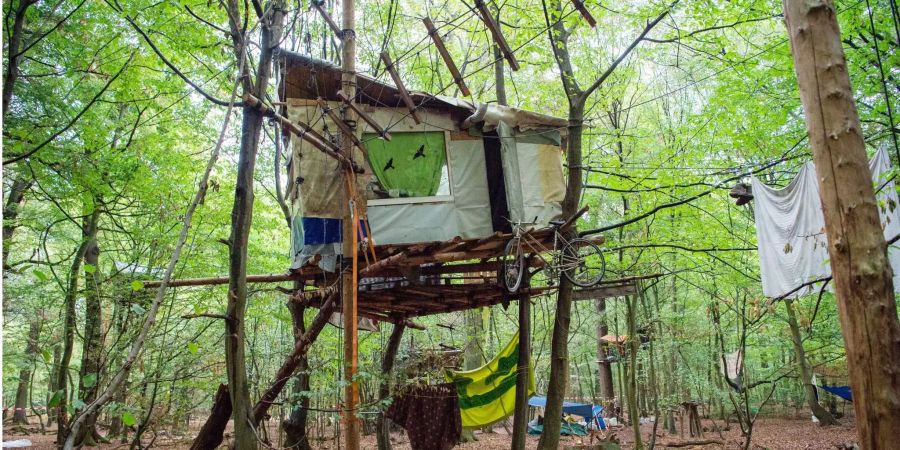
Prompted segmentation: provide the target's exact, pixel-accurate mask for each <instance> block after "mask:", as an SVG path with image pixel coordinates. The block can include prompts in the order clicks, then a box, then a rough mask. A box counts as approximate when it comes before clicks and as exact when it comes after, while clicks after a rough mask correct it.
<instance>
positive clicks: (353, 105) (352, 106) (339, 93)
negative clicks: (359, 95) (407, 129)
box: [337, 91, 391, 141]
mask: <svg viewBox="0 0 900 450" xmlns="http://www.w3.org/2000/svg"><path fill="white" fill-rule="evenodd" d="M337 96H338V98H339V99H341V101H342V102H344V104H345V105H347V107H348V108H350V109H352V110H353V112H355V113H356V115H358V116H359V117H362V120H364V121H365V122H366V123H367V124H369V126H370V127H372V128H373V129H374V130H375V132H376V133H378V135H379V136H381V137H382V138H384V140H386V141H390V140H391V133H388V131H387V130H385V129H384V128H382V126H381V125H379V124H378V122H376V121H375V119H373V118H372V116H370V115H369V114H368V113H366V112H365V111H363V110H362V109H361V108H360V107H359V106H356V103H354V102H352V101H350V100H351V98H350V97H348V96H347V94H346V93H344V91H337Z"/></svg>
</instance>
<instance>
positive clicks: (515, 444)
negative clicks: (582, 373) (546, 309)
mask: <svg viewBox="0 0 900 450" xmlns="http://www.w3.org/2000/svg"><path fill="white" fill-rule="evenodd" d="M530 262H531V260H530V258H529V260H528V261H527V263H530ZM526 267H527V266H526ZM524 276H525V279H524V280H522V281H523V282H524V283H525V287H526V288H528V287H530V286H531V280H529V278H530V274H529V273H528V271H527V269H526V271H525V274H524ZM530 364H531V297H530V296H528V295H523V296H521V297H519V361H518V364H517V367H516V406H515V416H514V417H513V437H512V450H521V449H524V448H525V437H526V436H527V434H528V387H529V386H530V384H531V383H530V382H529V381H530V380H529V374H530V371H529V370H528V366H529V365H530Z"/></svg>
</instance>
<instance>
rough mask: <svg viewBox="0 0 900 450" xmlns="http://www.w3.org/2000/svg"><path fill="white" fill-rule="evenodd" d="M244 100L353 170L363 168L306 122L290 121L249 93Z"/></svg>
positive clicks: (359, 171) (359, 170)
mask: <svg viewBox="0 0 900 450" xmlns="http://www.w3.org/2000/svg"><path fill="white" fill-rule="evenodd" d="M244 102H245V103H247V105H249V106H251V107H253V108H256V109H257V110H259V111H260V112H261V113H263V115H265V116H266V117H271V118H273V119H275V120H277V121H278V123H280V124H281V126H282V127H284V129H286V130H288V131H290V132H291V133H293V134H295V135H297V136H299V137H300V138H301V139H303V140H304V141H306V142H309V143H310V145H312V146H313V147H316V148H317V149H319V150H321V151H322V152H324V153H325V154H326V155H328V156H330V157H332V158H334V159H336V160H338V161H339V162H340V163H341V164H343V165H344V166H345V167H351V168H353V171H354V172H356V173H362V170H363V169H362V168H361V167H359V166H358V165H356V164H355V163H354V162H352V161H350V160H349V159H347V158H345V157H344V156H343V155H341V153H340V150H339V149H338V148H337V147H335V146H334V145H332V144H331V143H330V142H328V140H327V139H325V138H324V137H322V135H320V134H319V133H317V132H316V130H313V129H312V127H310V126H309V125H307V124H306V123H303V122H302V121H299V120H298V121H297V122H296V123H294V122H292V121H291V120H290V119H288V118H287V117H284V116H282V115H281V114H278V113H277V112H275V110H274V109H272V108H270V107H268V106H266V105H265V104H263V102H261V101H260V100H259V99H258V98H256V97H254V96H253V95H251V94H246V95H244Z"/></svg>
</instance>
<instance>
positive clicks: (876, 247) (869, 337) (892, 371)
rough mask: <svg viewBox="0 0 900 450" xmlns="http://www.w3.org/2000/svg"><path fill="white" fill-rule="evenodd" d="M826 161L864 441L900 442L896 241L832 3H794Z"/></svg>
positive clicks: (788, 6)
mask: <svg viewBox="0 0 900 450" xmlns="http://www.w3.org/2000/svg"><path fill="white" fill-rule="evenodd" d="M784 14H785V21H786V22H787V28H788V34H789V36H790V42H791V53H792V54H793V57H794V69H795V71H796V73H797V82H798V84H799V86H800V100H801V101H802V103H803V110H804V113H805V116H806V128H807V131H808V132H809V142H810V146H811V147H812V150H813V159H814V160H815V164H816V175H817V179H818V181H819V195H821V197H822V210H823V215H824V217H825V233H826V234H827V236H828V254H829V256H830V258H831V272H832V274H833V277H834V288H835V297H836V298H837V303H838V315H839V317H840V321H841V328H842V330H843V333H842V334H843V335H844V344H845V348H846V352H847V365H848V366H849V372H850V386H851V388H852V389H853V407H854V409H855V411H856V426H857V430H858V433H859V444H860V447H861V448H863V449H867V450H877V449H887V448H896V447H895V446H896V430H898V429H900V394H898V393H900V322H898V319H897V303H896V301H895V299H894V286H893V281H892V278H891V277H892V273H891V267H890V265H889V264H888V259H887V246H886V243H885V240H884V232H883V230H882V228H881V220H880V217H879V214H878V206H877V203H876V200H875V191H874V188H873V186H872V176H871V173H870V172H869V166H868V159H867V157H866V150H865V143H864V142H863V136H862V128H861V125H860V122H859V115H858V113H857V110H856V104H855V103H854V101H853V91H852V89H851V87H850V76H849V74H848V72H847V62H846V59H845V58H844V52H843V49H842V48H841V35H840V29H839V26H838V22H837V17H836V15H835V10H834V6H833V4H832V2H831V0H784Z"/></svg>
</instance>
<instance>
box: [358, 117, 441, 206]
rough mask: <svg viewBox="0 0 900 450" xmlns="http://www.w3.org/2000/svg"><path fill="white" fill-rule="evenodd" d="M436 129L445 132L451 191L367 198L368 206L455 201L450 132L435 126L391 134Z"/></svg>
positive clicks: (433, 130)
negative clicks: (410, 195)
mask: <svg viewBox="0 0 900 450" xmlns="http://www.w3.org/2000/svg"><path fill="white" fill-rule="evenodd" d="M429 128H431V127H429ZM367 131H368V130H367ZM435 131H440V132H442V133H444V161H445V165H446V167H447V188H448V189H449V190H450V193H449V194H447V195H432V196H428V197H396V198H374V199H367V200H366V206H391V205H415V204H428V203H453V167H452V166H451V164H450V132H449V131H447V130H442V129H440V128H434V129H425V130H410V131H405V130H404V131H393V132H391V134H405V133H422V132H435ZM368 133H371V131H369V132H368ZM368 133H367V134H368ZM366 162H367V163H368V161H366ZM372 177H373V178H376V180H377V177H376V176H375V173H374V172H373V173H372ZM379 183H380V182H379Z"/></svg>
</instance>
